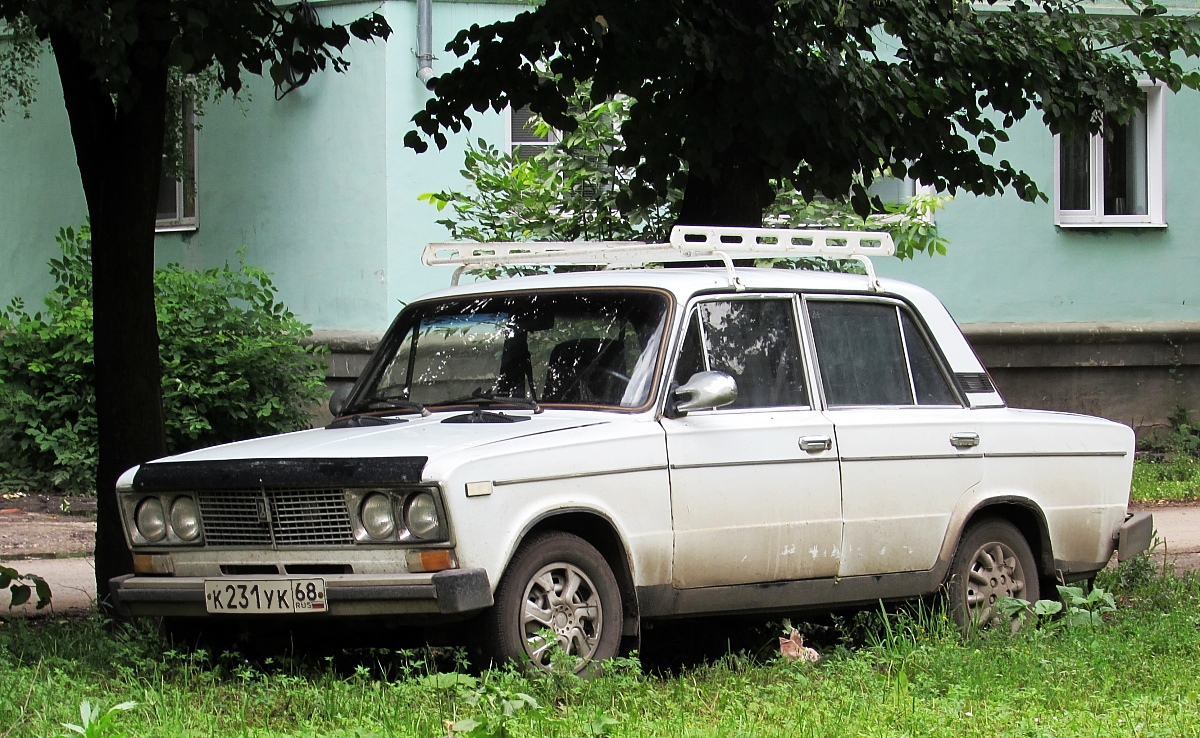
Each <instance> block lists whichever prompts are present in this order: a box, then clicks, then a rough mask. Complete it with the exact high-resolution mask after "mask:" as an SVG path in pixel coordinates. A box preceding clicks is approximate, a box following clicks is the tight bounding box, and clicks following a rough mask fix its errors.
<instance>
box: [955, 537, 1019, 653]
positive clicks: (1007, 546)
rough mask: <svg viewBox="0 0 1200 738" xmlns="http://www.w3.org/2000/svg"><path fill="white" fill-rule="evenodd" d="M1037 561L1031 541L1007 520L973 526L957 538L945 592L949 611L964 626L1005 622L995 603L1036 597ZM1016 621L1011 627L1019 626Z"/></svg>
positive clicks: (978, 626)
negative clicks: (1005, 598) (1005, 599)
mask: <svg viewBox="0 0 1200 738" xmlns="http://www.w3.org/2000/svg"><path fill="white" fill-rule="evenodd" d="M1039 594H1040V588H1039V585H1038V572H1037V565H1036V563H1035V562H1034V560H1033V551H1031V550H1030V548H1029V543H1028V542H1027V541H1026V540H1025V537H1024V536H1023V535H1021V532H1020V531H1019V530H1017V529H1016V527H1015V526H1014V525H1013V524H1012V523H1009V522H1008V521H1006V520H995V519H993V520H985V521H983V522H981V523H978V524H975V525H972V526H971V527H970V528H968V529H967V531H966V533H965V534H964V535H963V537H962V540H961V541H959V543H958V551H957V552H956V553H955V554H954V560H953V562H952V563H951V564H950V573H949V579H948V587H947V596H948V598H949V606H950V611H951V613H952V614H953V616H954V620H955V622H956V623H958V626H959V628H961V629H962V630H963V631H968V630H972V629H975V628H980V627H989V626H998V625H1002V624H1003V617H1004V616H1003V615H1002V614H1001V612H1000V610H999V609H998V608H997V607H996V602H997V600H999V599H1001V598H1003V597H1016V598H1018V599H1022V600H1025V601H1026V602H1030V603H1032V602H1037V600H1038V596H1039ZM1019 624H1020V623H1019V622H1018V621H1013V622H1012V623H1011V626H1012V628H1013V629H1016V628H1017V627H1018V626H1019Z"/></svg>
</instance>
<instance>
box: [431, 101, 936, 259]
mask: <svg viewBox="0 0 1200 738" xmlns="http://www.w3.org/2000/svg"><path fill="white" fill-rule="evenodd" d="M589 99H590V94H589V92H588V85H587V84H586V83H584V84H581V85H580V87H579V89H577V90H576V92H575V94H574V95H572V97H571V100H570V103H571V104H570V107H571V109H572V110H574V111H576V112H575V119H576V121H577V122H578V126H577V127H576V129H575V130H574V131H571V132H568V133H565V134H561V136H560V137H559V140H558V141H556V142H554V143H552V144H550V145H546V146H539V149H540V150H538V151H537V153H536V154H534V155H532V156H528V157H526V156H523V155H521V153H517V154H514V153H507V152H502V151H500V150H499V149H498V148H497V147H495V146H494V145H492V144H490V143H488V142H487V141H485V140H483V139H478V140H477V141H474V142H468V145H467V150H466V153H465V155H464V161H463V169H462V171H461V174H462V176H463V178H464V179H465V180H466V182H467V187H466V188H464V189H458V190H443V191H441V192H427V193H424V194H422V195H420V199H422V200H425V201H427V202H429V203H430V204H432V205H434V206H436V207H437V208H438V210H439V211H445V210H446V209H447V208H449V212H448V213H447V214H446V217H444V218H442V219H440V220H438V223H440V224H441V225H443V226H445V227H446V229H447V230H448V231H449V232H450V237H451V238H452V239H454V240H467V241H575V240H597V241H646V242H663V241H666V240H667V238H668V237H669V235H670V230H671V226H672V225H673V224H674V223H675V222H676V221H677V220H678V219H679V214H680V207H681V205H682V202H683V191H682V190H681V189H679V188H677V187H671V188H668V190H667V192H666V194H665V197H663V198H662V200H658V201H655V202H654V203H652V204H650V205H646V206H637V205H635V206H633V207H630V208H629V209H628V210H626V211H625V212H622V210H621V203H622V202H630V201H631V200H632V198H631V197H630V192H629V189H630V187H631V183H632V182H633V181H634V177H635V173H634V171H633V169H632V168H630V167H625V166H615V165H612V164H610V163H608V162H609V159H610V158H611V155H612V154H613V153H614V152H616V151H619V150H620V149H621V146H622V140H621V134H620V127H621V124H622V123H623V122H624V121H625V120H626V119H627V118H628V115H629V107H630V105H631V104H632V101H631V100H630V99H629V98H626V97H617V98H615V99H611V100H604V101H601V102H599V103H596V104H591V103H590V102H589ZM529 123H530V125H531V126H532V127H533V129H534V131H533V133H534V134H535V136H536V137H537V138H539V139H547V138H549V137H548V136H547V134H548V133H549V132H550V126H549V124H548V123H546V121H545V120H544V119H542V118H540V117H538V116H534V117H533V118H531V120H530V121H529ZM522 153H523V152H522ZM770 185H771V187H772V190H773V200H772V202H771V204H770V206H768V207H767V209H766V212H765V213H764V222H765V224H766V225H769V226H774V227H780V228H801V227H821V228H836V229H844V230H886V231H889V232H891V233H892V235H893V237H894V239H895V242H896V249H897V254H898V255H899V256H900V258H911V257H912V256H913V255H914V254H915V253H918V252H924V253H927V254H929V255H931V256H932V255H934V254H945V253H946V242H945V240H944V239H942V238H940V237H939V236H938V234H937V226H936V225H935V224H934V222H933V214H934V212H935V211H936V210H938V209H939V208H941V206H942V204H943V203H944V201H945V200H946V199H947V198H946V196H942V195H917V196H915V197H913V198H912V199H910V200H908V201H906V202H903V203H896V202H887V203H882V205H881V207H880V209H879V210H878V211H877V212H873V213H871V214H869V215H868V216H867V217H866V218H863V217H861V216H859V215H858V214H856V213H855V212H854V211H853V209H852V208H851V207H850V205H849V203H848V202H847V200H846V198H844V197H843V198H841V199H838V200H829V199H826V198H817V199H815V200H812V201H809V200H805V199H804V198H803V196H801V195H800V193H798V192H797V191H795V190H794V189H790V188H788V187H786V186H781V185H780V183H778V182H771V183H770Z"/></svg>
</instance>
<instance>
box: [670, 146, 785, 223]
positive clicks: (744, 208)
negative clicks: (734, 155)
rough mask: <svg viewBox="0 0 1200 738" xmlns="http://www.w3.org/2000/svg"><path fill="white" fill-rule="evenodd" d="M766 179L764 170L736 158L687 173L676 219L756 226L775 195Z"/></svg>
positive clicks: (691, 221)
mask: <svg viewBox="0 0 1200 738" xmlns="http://www.w3.org/2000/svg"><path fill="white" fill-rule="evenodd" d="M768 182H769V181H768V178H767V175H766V173H765V172H763V171H761V170H760V169H757V168H756V167H754V166H752V165H748V164H742V163H738V162H731V163H728V164H725V165H723V166H720V167H719V168H715V169H713V170H711V171H710V172H709V173H707V174H693V173H689V174H688V178H687V185H685V186H684V188H683V203H682V204H681V206H680V211H679V219H678V220H677V221H676V223H678V224H680V225H711V226H749V227H759V226H761V225H762V219H763V211H764V210H765V209H766V208H767V206H768V205H770V204H771V200H772V199H773V197H774V193H772V191H771V188H770V186H769V184H768Z"/></svg>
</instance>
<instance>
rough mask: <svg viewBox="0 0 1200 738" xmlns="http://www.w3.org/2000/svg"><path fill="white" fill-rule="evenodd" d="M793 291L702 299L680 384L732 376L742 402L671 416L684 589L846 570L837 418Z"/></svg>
mask: <svg viewBox="0 0 1200 738" xmlns="http://www.w3.org/2000/svg"><path fill="white" fill-rule="evenodd" d="M798 310H799V300H798V298H797V297H796V296H794V295H757V296H755V295H750V296H747V295H736V296H721V297H714V298H706V299H705V300H702V301H700V302H698V303H697V304H695V305H693V307H692V309H691V312H690V316H689V323H688V329H687V333H686V336H685V340H684V343H683V346H682V347H681V349H680V351H679V352H677V358H676V367H675V369H674V374H673V375H672V376H673V377H674V381H675V382H677V383H678V384H683V383H685V382H687V380H688V378H689V377H691V375H692V374H694V373H695V372H698V371H705V370H715V371H721V372H725V373H727V374H729V375H731V376H733V378H734V379H735V380H736V381H737V385H738V399H737V400H736V401H735V402H734V403H733V404H732V405H729V406H727V407H724V408H718V409H716V410H706V411H693V412H691V413H688V414H687V415H686V416H684V417H681V418H664V419H663V420H662V425H663V428H664V429H665V431H666V437H667V454H668V458H669V461H670V475H671V509H672V517H673V523H674V531H675V551H674V582H673V583H674V585H675V586H676V587H677V588H690V587H708V586H717V585H727V584H744V583H750V582H772V581H780V580H790V579H804V578H811V577H830V576H834V575H835V574H836V573H837V569H838V559H837V556H838V546H839V543H840V539H841V509H840V505H841V503H840V492H839V483H838V464H837V448H836V445H835V443H834V437H833V426H832V424H831V423H830V422H829V420H828V419H826V418H825V416H824V415H822V414H821V413H820V412H819V411H817V410H816V409H814V408H813V403H812V399H811V393H810V391H809V378H808V373H807V371H806V364H805V361H804V357H803V351H802V346H803V342H802V341H801V334H800V321H799V313H798Z"/></svg>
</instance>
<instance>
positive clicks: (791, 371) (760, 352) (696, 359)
mask: <svg viewBox="0 0 1200 738" xmlns="http://www.w3.org/2000/svg"><path fill="white" fill-rule="evenodd" d="M706 369H707V370H712V371H718V372H724V373H726V374H728V375H730V376H732V377H733V378H734V380H735V381H736V382H737V387H738V396H737V400H735V401H734V402H733V404H732V405H728V406H727V407H730V408H750V407H792V406H807V405H808V404H809V400H808V392H807V390H806V388H805V383H804V365H803V360H802V357H801V353H800V339H799V333H798V331H797V329H796V311H795V308H794V307H793V303H792V300H791V298H782V299H758V300H755V299H743V300H714V301H711V302H702V303H700V304H699V305H697V307H696V309H695V311H693V314H692V317H691V320H690V322H689V324H688V332H687V334H686V335H685V337H684V343H683V347H682V349H681V350H680V356H679V360H678V362H677V364H676V369H675V381H676V382H678V383H679V384H683V383H685V382H687V380H688V377H690V376H691V375H692V374H693V373H695V372H698V371H704V370H706Z"/></svg>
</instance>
